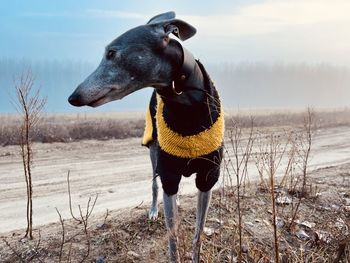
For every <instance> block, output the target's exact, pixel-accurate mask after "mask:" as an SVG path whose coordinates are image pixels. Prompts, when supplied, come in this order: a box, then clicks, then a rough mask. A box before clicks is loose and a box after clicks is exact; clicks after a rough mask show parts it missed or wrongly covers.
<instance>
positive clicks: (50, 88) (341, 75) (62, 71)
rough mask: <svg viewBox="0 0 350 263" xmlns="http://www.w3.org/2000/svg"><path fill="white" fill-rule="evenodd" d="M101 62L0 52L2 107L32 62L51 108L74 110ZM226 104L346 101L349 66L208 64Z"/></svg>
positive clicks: (141, 98) (129, 104) (8, 107)
mask: <svg viewBox="0 0 350 263" xmlns="http://www.w3.org/2000/svg"><path fill="white" fill-rule="evenodd" d="M97 64H98V63H91V62H83V61H67V60H63V61H57V60H45V61H32V60H28V59H12V58H0V112H13V111H14V109H13V106H12V105H11V103H10V99H9V96H10V94H11V93H12V92H11V88H13V80H14V78H15V77H16V76H18V75H19V74H21V72H23V71H24V70H26V69H28V68H31V71H32V72H33V75H34V77H35V80H36V83H37V84H38V85H39V86H41V88H42V93H43V95H45V96H47V98H48V101H47V106H46V110H47V111H56V112H60V111H67V110H70V111H72V110H75V109H74V108H72V107H69V105H68V104H67V101H66V99H67V96H68V95H69V94H70V93H71V92H72V90H73V89H74V88H75V87H76V86H77V85H78V84H79V83H80V82H81V81H82V80H83V79H84V78H85V77H86V76H88V75H89V74H90V73H91V72H92V71H93V70H94V68H95V67H96V66H97ZM205 64H206V65H207V69H208V72H209V73H210V75H211V77H212V79H213V80H214V82H215V83H216V85H217V87H218V89H219V90H220V94H221V96H222V98H223V100H224V103H225V105H226V107H227V108H247V107H248V108H260V107H263V108H271V107H272V108H275V107H279V108H285V107H305V106H315V107H336V108H339V107H346V106H349V104H350V103H349V100H348V98H349V97H350V70H349V68H347V67H341V66H333V65H329V64H305V63H299V64H297V63H296V64H290V63H275V64H264V63H254V62H240V63H221V64H208V63H205ZM147 102H148V98H147V96H139V97H138V101H137V103H135V100H130V101H127V102H122V103H125V106H124V108H123V109H125V110H133V109H134V108H135V104H136V105H139V104H140V103H141V104H144V105H146V104H147Z"/></svg>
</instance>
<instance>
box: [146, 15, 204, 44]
mask: <svg viewBox="0 0 350 263" xmlns="http://www.w3.org/2000/svg"><path fill="white" fill-rule="evenodd" d="M147 24H148V25H152V26H154V27H161V28H162V29H163V30H164V33H165V35H166V36H168V35H170V34H171V33H173V34H174V35H175V36H176V37H178V38H179V39H180V40H182V41H185V40H186V39H189V38H190V37H193V36H194V35H195V34H196V32H197V30H196V29H195V28H194V27H193V26H191V25H190V24H188V23H186V22H185V21H183V20H180V19H175V12H167V13H163V14H160V15H157V16H155V17H152V18H151V20H150V21H148V23H147Z"/></svg>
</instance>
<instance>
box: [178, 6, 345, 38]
mask: <svg viewBox="0 0 350 263" xmlns="http://www.w3.org/2000/svg"><path fill="white" fill-rule="evenodd" d="M349 12H350V2H349V1H341V0H338V1H337V0H336V1H322V0H321V1H316V0H308V1H305V0H295V1H287V0H283V1H281V0H279V1H277V0H268V1H265V2H263V3H258V4H253V5H246V6H242V7H241V8H239V9H238V10H237V12H235V14H233V15H215V16H212V15H208V16H197V15H188V16H183V19H184V20H186V21H189V22H190V23H193V24H194V25H196V26H197V27H198V28H199V29H200V30H201V31H203V32H204V34H205V35H212V36H227V35H230V36H245V35H257V34H267V33H273V32H277V31H282V30H285V29H288V28H290V27H296V26H305V25H312V24H317V23H323V22H335V21H341V20H345V21H348V22H350V16H349Z"/></svg>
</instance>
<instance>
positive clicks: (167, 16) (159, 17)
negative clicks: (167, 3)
mask: <svg viewBox="0 0 350 263" xmlns="http://www.w3.org/2000/svg"><path fill="white" fill-rule="evenodd" d="M174 18H175V12H173V11H170V12H166V13H163V14H159V15H156V16H154V17H152V18H151V19H150V20H149V21H148V22H147V24H155V23H158V22H160V21H164V20H170V19H174Z"/></svg>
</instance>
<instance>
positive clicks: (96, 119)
mask: <svg viewBox="0 0 350 263" xmlns="http://www.w3.org/2000/svg"><path fill="white" fill-rule="evenodd" d="M231 114H232V113H230V112H229V113H228V114H227V116H226V120H227V121H226V126H227V128H232V125H231V124H232V122H231ZM251 116H254V126H255V127H272V128H273V127H278V126H280V127H288V126H297V125H302V124H303V112H300V111H266V110H265V111H262V112H251V111H242V112H240V114H239V117H238V119H237V121H239V123H240V125H241V127H242V128H248V127H250V125H251ZM316 122H317V125H318V127H334V126H344V125H350V109H338V110H318V111H316ZM19 125H20V121H19V119H18V116H17V115H15V114H2V115H0V145H3V146H5V145H16V144H18V141H19V135H18V133H17V132H16V131H18V127H19ZM143 129H144V114H143V113H127V114H125V113H97V114H96V113H77V114H46V115H43V116H42V119H41V121H40V122H39V123H38V125H37V127H36V130H35V131H34V133H33V141H34V142H44V143H52V142H71V141H79V140H89V139H97V140H109V139H125V138H131V137H140V136H142V134H143Z"/></svg>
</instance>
